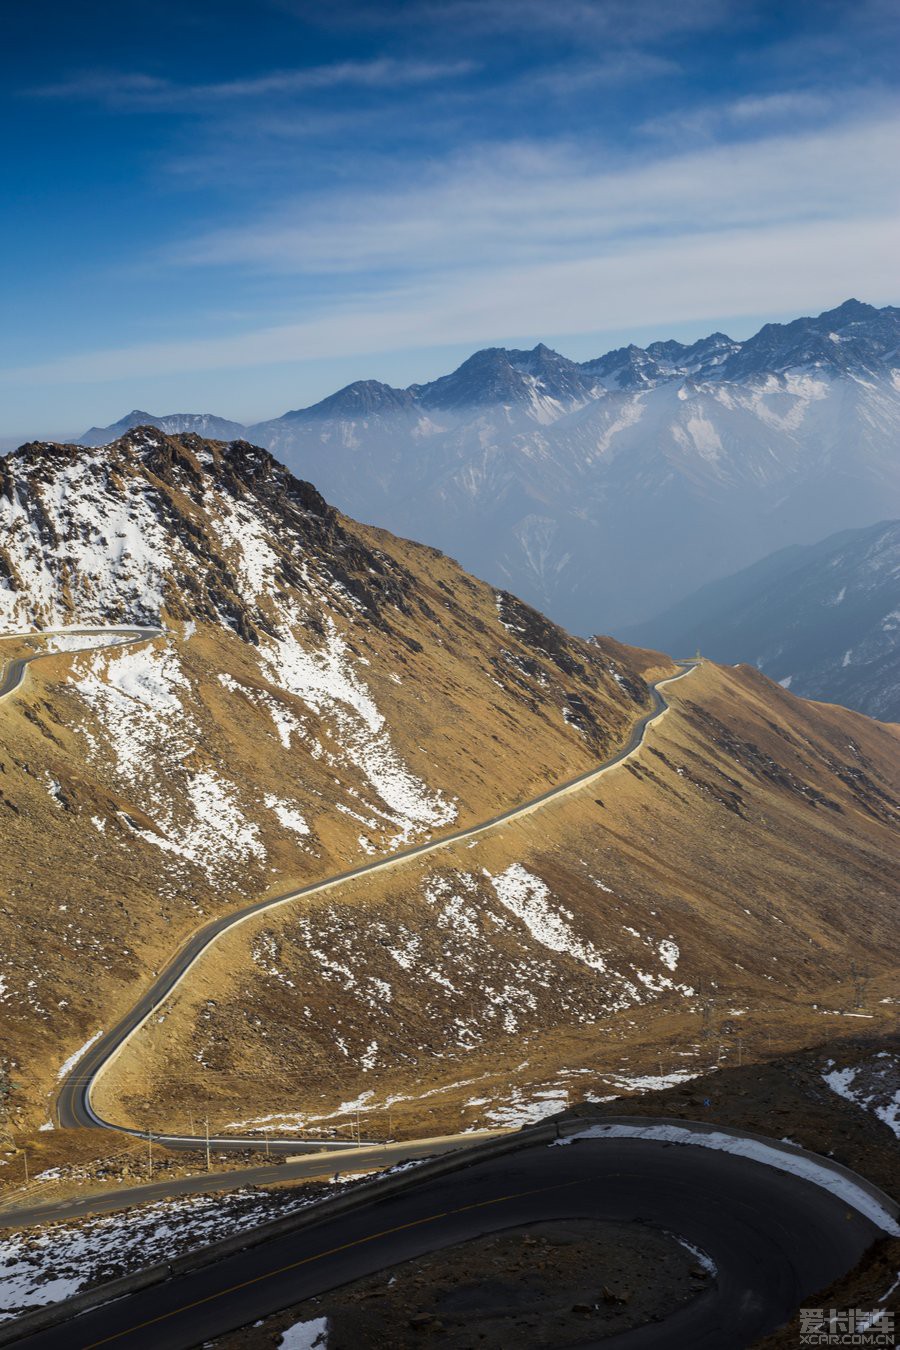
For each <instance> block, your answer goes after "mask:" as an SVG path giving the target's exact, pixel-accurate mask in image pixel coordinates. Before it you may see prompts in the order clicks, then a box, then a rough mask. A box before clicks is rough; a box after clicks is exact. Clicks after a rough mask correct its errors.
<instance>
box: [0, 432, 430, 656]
mask: <svg viewBox="0 0 900 1350" xmlns="http://www.w3.org/2000/svg"><path fill="white" fill-rule="evenodd" d="M0 535H2V537H3V539H4V541H5V546H4V549H3V552H2V554H0V625H2V626H3V627H7V628H15V627H50V626H55V625H60V624H66V623H72V622H84V623H88V622H90V623H95V622H96V623H105V622H111V621H113V622H123V621H133V622H142V623H144V622H149V623H153V622H159V621H160V620H161V619H164V618H165V617H166V616H174V617H177V618H181V619H198V620H206V621H208V622H215V623H219V624H224V625H225V626H226V627H229V628H231V629H233V630H234V631H236V632H238V633H239V634H240V635H241V636H243V637H246V638H248V639H250V640H256V638H257V636H258V634H259V633H260V632H271V631H274V630H275V629H276V628H277V627H278V625H279V623H280V622H281V620H282V618H283V612H284V605H285V604H288V605H289V606H290V605H291V604H295V603H299V604H301V605H307V606H308V607H309V612H310V621H311V622H318V620H317V619H316V617H315V614H316V596H317V595H320V594H322V593H323V592H325V591H327V592H328V593H329V595H330V597H331V603H333V605H334V606H336V607H337V609H340V608H341V607H342V606H343V607H345V608H347V607H350V608H353V609H355V610H357V611H359V610H364V611H365V612H366V613H368V615H369V616H370V618H373V619H376V620H377V621H378V622H382V623H383V622H385V621H386V619H385V615H386V612H387V611H388V610H390V609H391V608H393V609H395V610H399V611H401V612H403V613H407V612H409V611H410V604H411V602H410V599H409V597H410V595H411V594H412V593H413V591H414V585H413V579H412V578H411V576H410V575H409V574H408V573H407V572H406V571H405V570H404V568H403V567H402V566H400V565H399V564H398V563H397V562H396V561H395V560H393V559H390V558H388V557H387V555H385V554H382V553H380V552H379V551H378V550H376V549H373V548H371V547H369V546H367V545H366V544H365V543H364V542H363V541H362V540H361V539H360V537H359V536H358V535H357V534H356V533H354V531H353V529H352V528H351V527H350V525H349V523H348V522H345V521H344V520H343V519H342V518H341V517H340V516H339V515H338V513H337V512H336V511H335V510H334V509H333V508H332V507H330V506H329V505H328V504H327V503H326V502H325V500H324V498H323V497H322V496H321V494H320V493H319V492H317V491H316V489H315V488H314V487H313V486H312V484H310V483H307V482H304V481H303V480H302V479H299V478H295V477H294V476H293V474H291V473H290V472H289V470H288V469H286V468H285V467H284V466H283V465H282V464H280V463H279V462H278V461H277V460H276V459H274V457H273V456H272V455H270V454H269V452H268V451H267V450H263V449H262V448H261V447H259V446H255V445H252V444H250V443H249V442H247V441H242V440H236V441H231V442H221V441H210V440H206V439H204V438H203V437H200V436H196V435H194V434H192V433H187V434H185V435H181V436H167V435H166V434H165V433H163V432H161V431H159V430H158V429H157V428H156V427H150V426H139V427H134V428H132V429H131V430H130V431H128V432H127V433H126V434H125V435H124V436H122V437H120V438H119V440H117V441H115V442H113V443H112V444H110V445H106V446H101V447H85V446H78V445H56V444H46V443H40V442H35V443H31V444H29V445H25V446H22V447H21V448H20V449H19V450H17V451H14V452H13V453H11V454H9V455H6V456H4V457H3V458H2V459H0Z"/></svg>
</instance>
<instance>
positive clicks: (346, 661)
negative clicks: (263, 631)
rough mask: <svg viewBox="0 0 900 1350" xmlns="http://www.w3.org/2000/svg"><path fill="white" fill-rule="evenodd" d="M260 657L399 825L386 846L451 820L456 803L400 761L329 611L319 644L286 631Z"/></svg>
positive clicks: (270, 674) (275, 680) (271, 676)
mask: <svg viewBox="0 0 900 1350" xmlns="http://www.w3.org/2000/svg"><path fill="white" fill-rule="evenodd" d="M293 617H294V618H295V619H296V618H297V617H298V616H296V615H295V616H293ZM260 661H261V664H262V666H263V669H264V671H265V673H266V675H267V677H268V678H269V679H270V680H271V681H272V683H273V684H277V685H279V686H280V687H281V688H282V689H284V690H286V691H287V692H288V693H290V694H293V695H295V696H296V697H297V698H299V699H301V700H302V701H303V702H304V703H305V704H306V706H307V707H308V708H310V709H311V710H312V711H313V712H314V713H316V714H317V715H318V716H319V717H321V718H322V719H323V720H325V721H326V723H327V725H329V727H330V728H331V730H332V735H333V737H334V740H335V742H336V744H337V745H338V746H339V747H340V757H341V758H342V759H343V760H344V761H345V762H347V763H349V764H352V765H353V766H354V767H356V768H357V769H358V770H359V771H360V772H361V773H362V774H363V775H364V777H365V778H366V779H367V781H368V782H369V784H370V785H371V787H372V789H373V790H374V792H375V793H376V794H377V796H378V797H380V798H381V801H382V802H383V803H384V805H385V807H386V808H387V812H388V813H389V815H390V817H391V819H392V821H393V824H394V826H395V827H396V829H397V831H398V832H397V834H396V835H394V837H393V838H392V839H391V841H390V847H391V848H400V847H401V846H402V845H404V844H406V843H408V842H409V841H410V840H411V839H412V838H414V837H415V836H416V835H417V834H418V833H420V832H421V831H423V830H433V829H435V828H437V827H439V826H441V825H447V824H449V823H450V821H452V820H455V818H456V814H457V808H456V806H455V805H454V804H453V803H452V802H449V801H447V799H446V798H445V797H444V796H443V794H442V793H440V792H431V791H429V789H428V787H427V786H426V784H425V783H424V782H423V781H422V780H421V779H420V778H418V777H416V775H415V774H413V773H412V772H410V770H409V769H408V768H407V767H406V765H404V764H403V762H402V760H401V759H400V757H399V755H398V754H397V752H396V750H395V749H394V746H393V744H392V742H391V738H390V733H389V732H388V730H387V726H386V724H385V719H384V717H383V716H382V714H381V713H380V712H379V710H378V707H377V705H376V703H375V700H374V699H373V697H372V695H371V693H370V691H369V689H368V688H367V686H366V685H365V684H364V683H363V681H362V680H361V679H360V678H359V676H358V675H357V674H356V672H355V671H354V670H353V667H352V665H351V662H350V654H349V649H348V647H347V643H346V642H345V640H344V639H343V637H342V636H341V635H340V634H339V633H338V631H337V627H336V625H335V623H334V621H333V620H332V619H331V618H330V617H329V618H328V619H327V620H326V625H325V640H324V642H323V643H322V645H321V646H320V647H319V648H318V649H316V650H309V649H308V648H306V647H303V646H301V645H300V643H299V642H298V641H297V639H296V637H294V635H293V634H292V633H290V634H288V635H287V636H284V635H282V636H281V637H279V638H275V639H270V641H269V643H268V644H267V645H266V646H264V647H263V648H262V649H261V653H260Z"/></svg>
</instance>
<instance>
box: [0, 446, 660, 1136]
mask: <svg viewBox="0 0 900 1350" xmlns="http://www.w3.org/2000/svg"><path fill="white" fill-rule="evenodd" d="M82 624H90V625H109V624H146V625H158V626H160V628H161V629H162V633H161V635H160V636H158V637H153V636H148V639H147V641H146V642H143V643H140V644H137V645H133V646H130V647H128V648H122V649H119V648H116V647H114V646H110V645H108V643H104V642H103V639H102V638H101V637H100V636H99V635H95V636H93V637H88V638H80V639H76V638H75V637H74V636H73V635H65V634H63V635H54V636H52V637H50V638H49V639H44V640H38V641H35V640H31V639H26V638H23V637H22V636H21V635H22V634H23V633H28V632H30V631H32V630H39V629H47V628H56V627H65V626H73V625H82ZM3 634H8V635H10V636H9V637H7V639H6V640H5V641H3V642H0V664H2V665H5V663H6V661H7V660H9V659H12V658H13V657H16V656H19V655H23V654H31V653H32V652H50V653H54V654H53V655H49V656H47V658H46V659H45V660H44V661H42V662H40V663H38V664H37V665H33V666H31V667H29V674H28V678H27V680H26V682H25V684H24V685H23V686H22V688H21V689H20V690H19V691H17V692H16V693H15V694H14V695H13V696H11V697H9V698H6V699H3V700H0V734H2V745H3V754H2V755H0V831H2V837H3V839H4V847H3V848H2V849H0V895H2V896H3V897H4V899H3V902H2V904H0V1006H2V1012H3V1016H2V1019H0V1023H2V1026H0V1090H2V1084H3V1081H4V1073H5V1072H7V1071H8V1065H9V1061H8V1060H7V1059H5V1053H6V1054H7V1055H10V1056H14V1057H15V1059H16V1060H17V1062H18V1063H19V1064H20V1065H21V1064H22V1063H23V1062H24V1060H23V1058H22V1056H23V1055H24V1052H25V1050H26V1049H27V1051H28V1056H27V1063H28V1069H27V1073H28V1075H37V1076H38V1077H39V1078H40V1077H41V1076H43V1077H45V1078H47V1079H49V1080H50V1081H53V1080H54V1079H55V1076H56V1071H57V1070H58V1068H59V1065H60V1064H61V1062H62V1061H63V1060H64V1059H65V1058H66V1057H67V1055H68V1054H69V1052H70V1051H72V1050H74V1049H75V1048H77V1047H78V1046H83V1045H84V1044H85V1042H86V1041H88V1040H89V1039H90V1038H91V1037H92V1036H94V1035H95V1033H96V1031H97V1025H98V1022H99V1020H100V1019H103V1018H105V1017H106V1016H107V1013H106V1011H105V1010H104V1007H105V1005H104V1004H103V1002H102V999H101V997H100V991H104V990H105V991H106V993H107V994H109V995H110V996H111V997H116V996H117V994H116V991H117V990H119V989H120V987H121V986H122V985H123V984H127V983H130V982H133V981H135V980H136V979H139V978H140V972H144V973H145V974H146V971H147V970H148V969H149V968H151V967H156V966H158V963H159V960H160V959H161V957H162V956H163V955H164V954H165V953H166V952H167V951H169V950H170V946H171V941H172V935H173V934H175V933H181V934H183V933H184V932H185V931H186V930H187V929H189V928H190V927H193V926H195V925H196V923H197V921H198V916H200V915H209V914H211V913H214V912H217V911H220V910H221V909H223V908H227V907H229V906H234V905H235V904H236V903H237V901H238V899H239V898H243V897H246V896H248V895H254V894H262V893H264V892H265V891H266V889H267V888H268V887H269V886H271V885H272V884H273V881H274V879H275V878H277V879H278V880H279V881H280V882H282V883H283V882H284V881H285V880H286V879H289V880H294V881H298V880H302V879H303V878H309V879H311V878H314V877H320V876H323V875H329V874H330V873H333V872H337V871H339V870H341V869H342V868H344V867H346V866H348V865H350V864H352V863H353V862H362V861H365V860H366V859H367V858H368V857H369V856H371V855H373V854H376V853H390V852H391V851H392V850H394V851H395V850H397V849H399V848H401V847H403V846H404V845H406V844H408V843H410V842H413V841H416V840H420V839H422V838H426V837H429V836H431V835H432V834H434V833H435V832H439V831H441V830H442V829H447V828H449V827H450V826H451V824H455V823H460V824H462V823H464V822H465V821H466V820H473V819H479V818H483V817H484V816H486V815H489V814H491V813H492V812H493V811H494V810H495V809H496V808H497V807H498V806H500V805H502V804H504V803H505V804H508V805H511V804H513V803H514V802H516V801H518V800H521V799H523V798H527V797H529V796H530V795H535V794H536V793H538V792H540V791H542V790H544V789H545V788H546V787H547V785H548V784H549V783H553V782H559V781H562V780H565V779H566V778H568V777H571V776H572V775H573V774H574V773H577V772H578V771H579V769H585V768H587V767H589V766H590V765H591V764H592V763H595V762H596V761H597V760H598V759H601V758H603V757H604V755H606V754H608V753H609V751H610V750H611V748H612V747H613V746H614V745H616V744H618V743H621V741H622V740H624V739H625V737H626V736H627V733H628V729H629V727H630V726H631V724H632V723H633V721H634V720H635V718H636V717H637V716H639V715H640V712H641V711H642V710H643V709H644V708H645V707H646V706H647V701H648V692H647V687H646V684H645V683H644V680H643V678H642V673H643V672H644V671H645V670H646V669H647V667H648V666H649V665H652V664H654V663H656V664H657V668H658V669H662V668H664V667H662V666H659V663H657V662H656V659H655V658H652V657H649V656H648V655H647V654H640V653H628V652H626V651H625V650H624V649H622V648H620V647H619V645H618V644H617V643H614V642H609V643H606V644H597V643H588V642H584V641H581V640H579V639H573V638H570V637H569V636H568V635H567V634H565V633H563V632H562V631H561V630H559V629H558V628H556V627H555V626H554V625H552V624H551V623H549V622H548V621H547V620H545V619H543V618H542V616H540V615H538V614H536V613H534V612H533V611H531V610H529V609H528V607H527V606H525V605H523V604H521V603H520V602H519V601H517V600H515V598H514V597H512V596H511V595H508V594H504V593H499V592H496V591H495V590H493V589H492V588H491V587H489V586H487V585H485V584H483V583H481V582H477V581H475V580H474V579H473V578H470V577H468V576H466V574H465V573H463V572H461V570H460V569H459V568H458V566H457V565H456V564H454V563H452V562H451V561H449V560H448V559H446V558H445V557H443V556H442V555H441V554H439V553H437V552H435V551H434V550H433V549H428V548H424V547H422V546H419V545H415V544H410V543H406V542H405V541H403V540H399V539H394V538H391V537H390V536H388V535H386V534H384V533H383V532H380V531H376V530H372V529H370V528H368V527H363V526H357V525H356V524H354V522H352V521H349V520H347V519H346V518H345V517H342V516H341V515H340V514H339V513H338V512H337V511H335V510H334V509H333V508H332V507H330V506H328V505H327V504H326V503H325V501H324V500H323V498H322V497H321V496H320V495H319V493H318V492H317V491H316V490H315V488H313V487H312V486H311V485H310V484H309V483H304V482H300V481H298V480H297V479H295V478H293V477H292V475H291V474H290V473H289V472H288V470H286V469H285V468H284V467H283V466H281V465H280V464H279V463H278V462H277V461H276V460H274V459H273V458H272V456H271V455H269V453H268V452H267V451H265V450H262V449H259V448H258V447H254V446H251V445H249V444H247V443H246V442H243V441H236V442H232V443H230V444H224V443H221V442H210V441H206V440H203V439H202V438H200V437H197V436H195V435H192V434H185V435H181V436H177V437H172V436H167V435H165V434H164V433H163V432H160V431H158V430H157V429H155V428H151V427H140V428H136V429H134V430H132V431H130V432H128V433H127V434H126V435H125V436H123V437H122V438H120V439H119V440H118V441H116V442H114V443H113V444H111V445H108V446H105V447H102V448H89V447H83V446H74V445H68V446H66V445H52V444H37V443H35V444H29V445H26V446H23V447H22V448H21V449H20V450H18V451H16V452H15V453H13V454H10V455H7V456H6V457H4V458H2V459H0V638H2V637H3ZM13 635H15V636H13ZM82 646H84V647H88V648H90V650H88V651H86V652H83V653H77V652H76V651H75V649H76V648H78V647H82ZM13 835H14V838H15V843H14V845H13V843H12V839H13ZM126 877H127V880H125V878H126ZM123 894H127V898H128V905H127V909H126V908H125V906H124V903H123V899H122V896H123ZM48 908H49V911H50V916H49V918H48ZM54 1010H56V1011H54ZM63 1047H65V1053H63ZM13 1076H15V1074H14V1075H13ZM0 1105H2V1091H0ZM0 1124H2V1121H0Z"/></svg>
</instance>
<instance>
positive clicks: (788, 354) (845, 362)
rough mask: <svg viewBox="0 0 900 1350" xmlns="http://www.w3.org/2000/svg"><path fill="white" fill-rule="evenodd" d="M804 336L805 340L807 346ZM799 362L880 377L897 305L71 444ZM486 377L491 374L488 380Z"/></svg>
mask: <svg viewBox="0 0 900 1350" xmlns="http://www.w3.org/2000/svg"><path fill="white" fill-rule="evenodd" d="M873 321H876V322H877V323H878V326H879V329H880V330H882V331H883V332H884V337H883V339H882V340H881V342H879V341H877V340H873V339H872V337H870V336H864V337H862V338H860V336H859V335H858V334H857V335H854V334H852V333H847V335H846V337H845V338H844V339H843V341H842V342H841V343H831V345H828V332H827V331H823V330H830V329H831V328H833V327H834V328H836V329H837V330H841V329H844V330H846V329H848V328H851V329H852V328H853V327H854V326H856V325H858V324H860V323H865V324H867V325H871V324H872V322H873ZM803 339H806V341H805V343H804V341H803ZM844 347H849V351H845V350H842V349H841V348H844ZM738 358H739V359H738ZM892 359H893V360H895V361H896V366H895V365H892V364H891V360H892ZM805 364H816V365H820V366H824V367H826V368H831V369H833V370H834V371H841V372H846V371H849V370H852V371H853V372H854V373H862V372H864V371H865V372H867V373H881V374H884V373H887V372H888V371H889V370H892V369H895V368H897V367H900V308H898V307H895V306H892V305H885V306H883V307H881V308H876V306H874V305H869V304H866V303H865V302H863V301H860V300H856V299H849V300H845V301H844V302H843V304H841V305H838V306H836V307H835V308H834V309H830V310H825V311H823V312H822V313H821V314H819V315H815V316H810V315H807V316H803V317H801V318H798V319H794V320H791V321H789V322H787V323H767V324H764V325H763V327H762V328H761V329H759V331H758V332H756V333H755V334H753V335H752V336H751V337H749V338H747V339H746V340H745V341H743V342H739V341H736V340H735V339H733V338H730V337H728V336H727V334H725V333H720V332H714V333H711V334H709V335H708V336H706V337H703V338H698V339H697V340H696V341H695V342H693V343H683V342H679V341H677V340H676V339H674V338H670V339H663V340H657V341H654V342H651V343H649V344H648V346H647V347H639V346H637V345H635V344H634V343H632V344H629V345H628V346H627V347H619V348H614V349H612V350H610V351H608V352H604V353H603V354H602V355H600V356H597V357H591V358H589V359H588V360H586V361H581V362H579V361H572V360H570V359H569V358H568V357H566V356H563V355H562V354H561V353H559V352H557V351H555V350H554V349H553V348H551V347H548V346H547V345H546V344H545V343H543V342H539V343H537V345H536V346H535V347H533V348H531V350H521V349H516V348H506V347H484V348H480V349H478V350H477V351H475V352H473V354H472V355H471V356H469V357H467V358H466V360H465V361H463V362H462V364H461V365H460V366H458V367H457V368H456V370H454V371H452V372H451V373H450V374H448V375H441V376H438V377H437V378H436V379H434V380H430V381H427V382H426V383H424V384H411V385H407V386H406V387H405V388H399V387H396V386H393V385H389V384H385V383H384V382H383V381H381V380H373V379H360V380H354V381H352V382H351V383H350V384H347V385H344V386H343V387H342V388H340V389H338V390H335V392H334V393H332V394H329V395H328V396H327V397H325V398H323V399H320V400H318V401H317V402H316V403H314V404H310V405H308V406H306V407H302V408H296V409H292V410H290V411H288V412H285V413H282V414H281V415H280V417H277V418H268V419H265V420H264V421H262V422H255V423H253V422H250V423H240V422H234V421H229V420H228V419H226V418H219V417H216V416H215V415H214V414H211V413H171V414H165V415H162V416H157V415H155V414H152V413H145V412H140V411H138V410H134V411H132V412H131V413H128V414H126V416H125V417H123V418H121V419H120V420H119V421H118V422H115V423H113V424H112V425H111V426H109V427H91V428H89V430H88V431H86V432H85V433H84V434H83V435H82V436H80V437H78V438H77V443H78V444H85V445H87V444H91V445H96V444H104V443H105V442H101V441H98V440H97V439H96V437H97V436H100V435H102V434H103V433H105V432H114V431H115V432H119V433H121V432H123V431H127V430H130V429H131V428H132V427H134V426H138V425H147V426H159V430H161V431H167V432H170V433H173V434H177V433H179V432H181V431H195V432H197V433H198V434H204V428H203V426H201V425H200V424H201V423H203V422H205V423H207V424H208V425H207V427H206V434H210V435H213V434H216V433H215V432H214V431H213V430H212V425H213V424H214V423H216V424H220V425H224V426H227V427H229V428H233V429H235V432H236V431H252V430H253V429H254V428H256V427H260V426H269V425H270V424H271V423H272V422H277V421H280V420H283V419H284V418H299V417H304V416H309V415H311V414H314V413H315V414H316V415H320V416H326V415H331V414H332V413H333V412H335V411H340V412H350V411H360V412H365V411H373V410H375V409H377V408H380V407H410V406H412V405H414V404H415V403H417V402H421V403H422V405H423V406H425V407H429V406H431V407H454V406H467V407H473V406H478V403H479V402H481V401H486V395H490V396H492V397H493V396H495V395H496V394H503V393H504V392H505V393H506V394H507V395H508V396H509V397H510V398H511V399H512V400H513V401H514V402H525V401H527V395H528V385H527V383H525V382H524V381H519V382H517V381H515V380H509V381H504V380H503V374H504V373H505V368H506V367H508V369H509V370H510V371H513V372H515V373H516V374H518V375H519V376H528V375H530V376H531V377H532V378H534V379H538V380H542V381H543V382H544V383H545V384H548V385H550V387H552V388H553V389H554V395H555V396H558V395H561V394H563V393H564V392H566V391H570V390H573V389H577V390H579V392H580V391H583V392H584V393H585V394H587V393H588V392H589V391H591V390H596V385H595V384H594V383H593V382H592V381H591V379H590V376H591V375H594V374H596V375H600V376H603V375H606V376H611V377H616V376H621V379H622V380H623V381H624V382H625V383H619V384H618V387H620V388H626V387H632V384H633V383H634V382H640V383H642V384H644V385H649V384H650V383H652V382H654V381H656V382H661V381H670V380H677V379H680V378H684V377H686V376H691V377H692V378H694V379H696V380H697V381H698V382H700V381H703V380H710V379H716V380H719V379H724V380H728V379H735V378H737V379H740V378H745V377H746V376H747V375H748V374H763V373H776V374H778V373H782V372H783V371H784V370H786V369H794V368H797V367H799V366H802V365H805ZM552 373H555V374H556V377H557V378H556V383H555V384H552V385H551V384H550V382H551V379H552ZM579 373H580V379H579ZM491 376H493V377H494V383H493V384H492V383H491ZM450 390H453V391H459V393H458V395H457V396H454V394H453V393H450V392H448V391H450ZM161 423H168V425H160V424H161ZM176 423H177V424H178V425H176ZM228 434H234V433H228ZM88 438H90V439H88ZM225 438H226V436H225V435H224V434H223V435H222V436H220V439H225ZM109 439H115V437H114V436H111V437H110V438H109Z"/></svg>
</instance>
